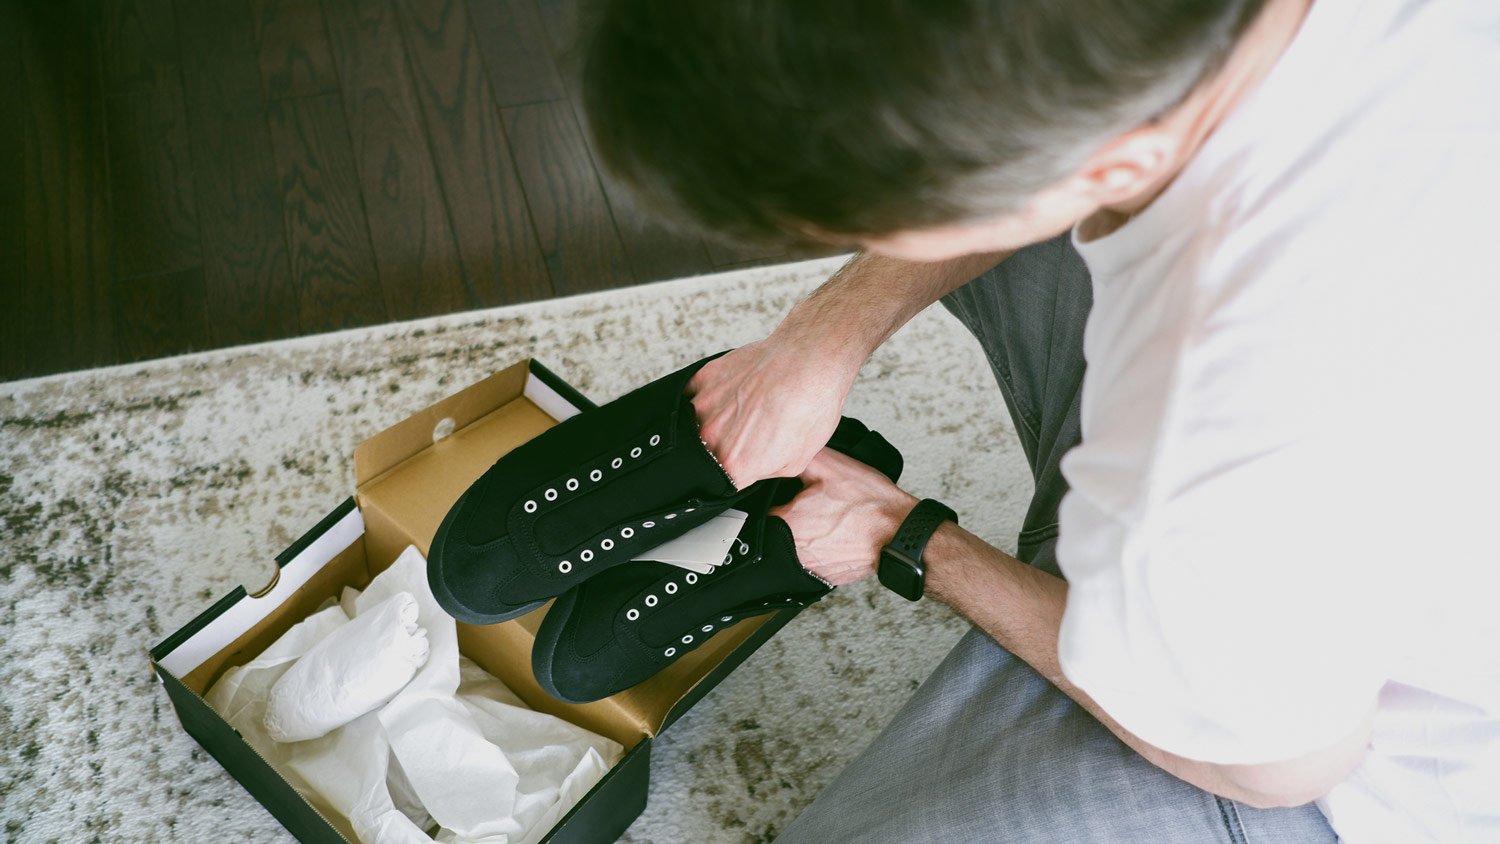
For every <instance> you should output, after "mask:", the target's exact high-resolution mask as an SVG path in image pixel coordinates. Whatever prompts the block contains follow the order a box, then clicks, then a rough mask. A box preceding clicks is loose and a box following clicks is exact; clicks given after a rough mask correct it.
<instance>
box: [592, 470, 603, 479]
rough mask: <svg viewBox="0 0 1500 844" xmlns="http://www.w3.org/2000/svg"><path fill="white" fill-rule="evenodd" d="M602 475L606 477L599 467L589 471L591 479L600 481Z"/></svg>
mask: <svg viewBox="0 0 1500 844" xmlns="http://www.w3.org/2000/svg"><path fill="white" fill-rule="evenodd" d="M602 477H604V473H603V472H601V471H599V470H598V469H595V470H594V471H592V472H589V480H591V481H598V480H599V479H600V478H602Z"/></svg>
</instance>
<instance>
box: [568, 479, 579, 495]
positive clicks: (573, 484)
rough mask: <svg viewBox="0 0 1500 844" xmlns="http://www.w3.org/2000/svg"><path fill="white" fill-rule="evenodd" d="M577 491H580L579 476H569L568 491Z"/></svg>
mask: <svg viewBox="0 0 1500 844" xmlns="http://www.w3.org/2000/svg"><path fill="white" fill-rule="evenodd" d="M577 491H578V479H577V478H568V492H577Z"/></svg>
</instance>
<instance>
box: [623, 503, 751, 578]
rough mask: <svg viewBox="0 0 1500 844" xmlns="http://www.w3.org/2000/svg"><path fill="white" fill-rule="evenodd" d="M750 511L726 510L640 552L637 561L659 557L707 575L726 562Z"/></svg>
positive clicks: (664, 561)
mask: <svg viewBox="0 0 1500 844" xmlns="http://www.w3.org/2000/svg"><path fill="white" fill-rule="evenodd" d="M749 517H750V514H749V513H745V512H742V511H740V510H725V511H724V512H722V513H720V514H719V515H717V516H714V517H713V518H712V519H709V520H708V521H707V522H704V523H703V524H701V525H699V526H697V527H695V528H693V529H692V530H690V531H688V532H687V533H684V534H683V535H681V536H679V537H677V538H676V539H673V540H669V541H667V542H664V543H662V544H661V545H658V546H656V547H655V548H652V549H651V550H649V551H646V552H645V553H642V554H640V555H639V556H637V557H636V558H635V559H637V560H655V561H656V562H658V563H670V564H672V565H674V566H678V567H679V568H685V569H687V570H688V571H695V572H698V573H699V574H707V573H709V572H711V571H713V569H714V566H717V565H720V564H722V563H723V562H724V555H725V554H728V553H729V549H730V548H731V547H733V546H734V541H735V539H737V538H738V537H739V535H740V530H741V529H742V528H744V526H745V520H746V519H748V518H749Z"/></svg>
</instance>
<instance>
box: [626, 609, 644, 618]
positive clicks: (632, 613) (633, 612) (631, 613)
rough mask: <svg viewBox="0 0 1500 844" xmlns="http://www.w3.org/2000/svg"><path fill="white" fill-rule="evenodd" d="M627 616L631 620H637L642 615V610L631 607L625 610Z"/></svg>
mask: <svg viewBox="0 0 1500 844" xmlns="http://www.w3.org/2000/svg"><path fill="white" fill-rule="evenodd" d="M625 617H626V618H628V619H630V620H631V621H635V620H636V619H638V618H640V617H641V611H640V610H638V609H636V608H635V607H631V608H630V609H628V610H626V611H625Z"/></svg>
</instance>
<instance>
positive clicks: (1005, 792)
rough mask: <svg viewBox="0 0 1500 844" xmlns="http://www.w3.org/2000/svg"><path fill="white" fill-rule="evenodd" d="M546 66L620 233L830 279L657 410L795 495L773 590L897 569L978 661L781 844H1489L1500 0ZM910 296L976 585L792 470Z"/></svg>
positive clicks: (681, 44)
mask: <svg viewBox="0 0 1500 844" xmlns="http://www.w3.org/2000/svg"><path fill="white" fill-rule="evenodd" d="M583 46H584V53H583V54H584V56H585V60H584V93H585V98H586V102H587V106H588V110H589V114H590V122H591V124H592V128H593V131H594V134H595V137H596V140H597V142H598V146H599V148H600V150H601V154H602V156H603V158H604V159H605V162H606V163H607V164H608V165H609V166H610V167H611V168H612V169H614V170H615V171H616V172H618V173H619V174H621V175H622V176H623V177H624V178H625V179H626V180H628V181H629V182H631V183H632V184H633V185H634V186H635V187H637V188H638V189H639V191H640V193H641V194H642V195H643V196H644V197H645V198H646V199H647V200H648V201H650V202H653V203H655V204H656V205H657V206H659V207H662V208H664V209H666V210H668V211H672V212H675V213H677V214H678V216H680V217H682V218H685V219H691V220H694V221H696V222H697V223H699V224H701V225H702V226H704V227H705V228H707V229H710V230H713V231H717V232H722V233H725V234H728V235H731V236H742V237H755V238H761V239H767V238H775V237H783V238H786V239H791V240H816V241H822V242H844V243H852V244H857V245H859V246H860V247H862V251H861V252H860V253H859V255H858V256H857V257H856V258H854V259H853V260H852V261H851V262H850V263H849V264H848V265H847V266H846V267H845V268H844V269H843V270H841V271H840V272H839V273H838V274H837V275H836V276H835V277H834V278H833V279H832V280H830V281H829V282H828V283H827V284H826V285H825V286H824V287H822V288H821V289H820V290H819V291H818V292H816V293H815V294H813V295H812V297H811V298H809V299H808V300H807V301H805V302H803V303H802V304H800V305H798V306H797V307H796V308H794V309H793V310H792V312H791V313H789V314H788V315H787V317H786V318H785V320H784V321H783V322H782V324H781V325H780V327H778V328H777V329H776V331H775V332H774V333H773V334H772V335H771V336H770V337H768V338H766V339H765V340H763V341H761V342H758V343H755V344H751V345H749V346H746V347H743V348H741V349H739V350H737V351H735V352H733V353H731V354H729V355H726V356H724V357H723V358H721V359H719V360H718V361H716V362H714V363H712V364H710V365H709V366H707V367H705V368H704V369H703V370H702V372H701V373H700V374H699V375H698V376H697V377H696V379H695V380H694V382H693V385H692V390H693V401H694V405H695V406H696V408H697V410H698V413H699V416H700V420H701V423H702V434H703V437H704V439H705V442H706V443H707V444H708V446H709V447H710V448H711V449H712V450H713V451H714V453H715V454H716V455H717V456H718V457H719V458H720V460H721V462H722V463H723V465H724V467H725V469H726V470H727V471H728V472H729V473H730V474H731V476H732V477H733V478H734V479H735V481H736V482H737V483H738V484H740V485H741V486H743V485H745V484H748V483H751V482H753V481H756V480H758V479H761V478H765V477H771V476H785V475H799V474H800V475H801V476H802V477H803V479H804V481H805V483H806V488H805V491H804V492H803V493H802V494H801V495H800V496H799V497H798V498H797V499H796V500H795V501H793V502H792V503H791V504H790V505H788V506H787V507H786V508H784V511H783V512H782V513H781V515H783V516H784V517H785V518H786V520H787V521H788V523H789V524H790V525H791V526H792V529H793V532H794V534H795V535H796V537H797V543H798V549H799V553H800V555H801V558H802V560H803V562H804V565H805V566H806V567H807V568H808V569H809V570H810V571H812V572H814V573H816V574H818V575H820V576H822V577H824V578H825V579H827V580H829V581H830V582H833V583H835V584H845V583H850V582H853V581H855V580H858V579H860V578H862V577H866V576H869V575H871V574H873V573H875V572H876V569H877V567H880V568H881V574H882V579H883V580H886V579H887V578H886V576H885V575H886V571H885V568H884V567H885V566H887V565H890V566H892V573H891V577H890V579H889V582H890V583H892V584H898V583H899V584H904V585H901V586H899V587H897V588H901V589H902V590H903V591H906V592H907V593H908V594H909V595H916V594H919V592H918V591H917V588H914V587H919V586H920V578H919V577H918V575H917V572H916V571H915V570H914V569H913V568H911V567H907V568H905V569H900V570H897V568H898V567H897V564H896V563H895V562H892V561H891V559H890V558H889V557H888V558H887V559H886V560H885V561H882V549H883V548H885V547H886V546H887V545H889V544H891V543H893V541H895V542H897V543H898V544H899V543H902V542H909V541H910V540H912V539H913V538H915V539H916V542H915V544H914V545H913V547H912V548H908V549H907V550H908V556H909V557H910V556H917V557H920V559H921V562H922V563H923V564H924V565H925V590H926V594H927V595H929V596H931V597H932V598H936V599H937V600H941V601H943V602H945V603H948V604H950V605H951V606H952V607H953V608H954V609H956V610H957V611H959V612H960V613H962V614H963V615H965V616H966V617H967V618H968V619H970V620H971V621H972V622H973V623H974V624H975V627H976V629H975V631H973V632H971V634H970V635H969V636H967V637H966V638H965V639H964V640H963V641H961V642H960V644H959V645H958V646H957V647H956V648H955V649H954V651H953V652H952V653H951V654H950V656H949V657H948V659H947V660H946V661H945V662H944V663H943V664H942V665H941V666H939V667H938V668H937V670H936V671H935V672H934V673H933V675H932V677H931V678H930V679H929V680H928V681H927V683H926V684H925V685H924V686H923V687H922V689H921V690H919V691H918V692H917V693H916V695H915V696H914V697H913V699H912V701H911V702H910V703H908V704H907V706H906V707H905V708H904V709H902V710H901V711H900V712H898V713H895V714H894V716H893V718H892V720H891V722H890V725H889V726H888V727H887V728H886V730H885V731H884V733H882V735H881V736H880V737H879V738H877V740H876V741H875V742H874V743H873V744H872V745H871V747H870V748H868V749H867V750H866V751H865V752H864V754H863V755H862V756H861V757H859V758H858V759H857V760H856V761H855V762H854V763H853V764H852V765H851V766H850V767H849V768H848V769H847V770H846V771H845V772H844V773H843V774H842V775H840V777H839V778H838V779H837V780H836V781H835V782H834V783H833V784H832V785H831V786H830V787H829V789H828V790H827V791H825V792H824V793H823V794H822V795H821V796H820V797H819V799H818V800H817V801H816V802H815V803H814V804H813V805H812V807H811V808H810V809H809V810H808V811H807V812H806V813H805V814H804V815H803V816H802V817H801V818H799V819H798V821H797V822H796V823H794V824H793V825H792V826H791V828H790V829H789V830H788V831H787V832H786V834H785V835H784V836H783V840H785V841H794V842H804V841H849V840H860V841H866V840H872V841H885V840H892V841H914V840H930V841H945V842H946V841H965V840H974V841H990V840H1004V841H1033V840H1040V841H1053V840H1058V841H1074V840H1112V841H1117V840H1151V841H1205V840H1228V841H1245V840H1247V839H1248V840H1294V841H1323V840H1330V841H1331V840H1334V838H1335V836H1338V837H1340V838H1342V839H1343V840H1346V841H1350V842H1373V841H1418V840H1434V841H1463V840H1475V841H1478V840H1488V841H1496V840H1500V657H1497V653H1500V647H1497V646H1500V624H1497V621H1496V619H1497V618H1500V612H1496V603H1497V601H1500V588H1497V587H1500V580H1497V571H1500V565H1497V564H1500V551H1497V547H1500V546H1497V542H1500V537H1497V536H1496V532H1495V531H1494V530H1492V529H1491V528H1490V525H1491V524H1493V523H1494V521H1495V518H1496V517H1495V512H1494V511H1495V510H1496V509H1497V505H1500V494H1497V493H1496V491H1495V485H1496V479H1497V477H1500V453H1497V452H1500V449H1497V440H1500V410H1497V405H1500V397H1497V396H1496V395H1495V386H1494V385H1495V380H1496V369H1497V364H1500V341H1497V338H1500V330H1497V326H1496V325H1495V321H1496V319H1497V318H1500V291H1497V283H1500V273H1497V271H1496V270H1495V269H1494V267H1495V263H1494V260H1493V258H1492V256H1491V255H1490V251H1491V250H1490V248H1489V243H1488V240H1489V239H1490V238H1493V233H1492V232H1493V230H1494V229H1495V228H1496V226H1495V223H1496V222H1500V220H1497V215H1496V214H1495V212H1494V210H1493V206H1492V203H1493V200H1494V197H1495V196H1497V195H1500V169H1497V159H1500V93H1497V92H1500V49H1497V47H1500V6H1497V4H1494V3H1493V2H1485V0H1474V2H1458V0H1451V1H1450V2H1436V1H1435V2H1429V3H1423V2H1416V0H1370V2H1352V0H1320V2H1318V3H1316V4H1312V3H1309V2H1307V0H1223V2H1193V1H1192V0H1179V2H1169V0H1156V1H1154V2H1152V1H1149V0H1143V1H1142V2H1133V3H1111V2H1087V1H1086V0H1049V2H1026V0H954V2H946V3H936V2H916V0H907V2H902V1H901V0H891V2H883V3H855V2H834V1H833V0H765V2H758V3H689V4H673V3H666V2H647V0H618V1H617V2H609V3H604V4H603V5H602V6H601V8H599V9H598V10H597V15H596V16H595V17H594V19H593V20H592V22H591V24H590V25H589V26H588V27H587V28H586V31H585V38H584V42H583ZM971 279H972V281H971ZM939 299H941V300H942V302H943V304H944V305H945V306H946V307H947V308H948V309H949V310H950V311H952V312H953V313H954V314H955V315H956V316H957V317H958V318H959V319H960V320H961V321H963V322H964V323H965V324H966V325H967V326H968V327H969V328H970V329H972V330H973V331H974V333H975V334H976V336H977V337H978V338H979V341H980V343H981V344H982V345H983V346H984V348H985V351H986V353H987V355H988V357H989V360H990V361H991V363H992V365H993V368H994V370H995V374H996V377H997V380H998V381H999V384H1000V387H1001V390H1002V392H1003V393H1004V396H1005V399H1006V402H1007V405H1008V407H1009V409H1010V411H1011V414H1012V416H1013V418H1014V420H1015V423H1016V428H1017V430H1018V431H1019V433H1020V435H1021V439H1022V443H1023V445H1024V447H1025V450H1026V453H1027V456H1028V458H1029V459H1030V461H1031V465H1032V469H1033V471H1034V473H1035V480H1036V497H1035V499H1034V501H1033V503H1032V506H1031V509H1030V511H1029V513H1028V515H1027V519H1026V524H1025V528H1024V530H1023V532H1022V534H1021V537H1020V542H1019V550H1018V553H1017V556H1016V557H1015V558H1013V557H1011V556H1009V555H1007V554H1005V553H1003V552H1001V551H999V550H997V549H995V548H993V547H991V546H989V545H987V544H986V543H984V542H983V541H981V540H979V539H978V538H976V537H974V536H973V535H972V534H969V533H967V532H966V531H964V530H963V529H962V528H961V527H959V526H958V524H956V523H955V521H954V520H952V519H947V520H944V518H943V516H942V513H941V508H934V507H932V506H930V505H923V508H922V509H921V515H926V516H929V517H932V516H933V514H937V515H936V516H935V517H932V518H929V519H928V520H927V521H926V523H925V524H917V523H916V522H920V521H922V520H921V519H914V518H912V517H911V514H912V513H913V510H914V508H915V507H916V505H917V498H916V497H915V496H914V495H912V494H908V493H907V492H905V491H903V490H900V489H898V488H897V487H895V486H894V485H892V484H890V483H889V482H887V481H886V480H884V479H883V478H882V477H880V476H878V475H877V474H876V473H874V472H872V471H870V470H868V469H865V468H862V467H861V466H860V465H859V464H857V463H856V462H855V461H852V460H849V459H846V458H843V457H841V456H840V455H838V454H835V453H832V452H829V451H819V447H820V445H821V444H822V443H823V442H824V441H825V440H826V438H827V435H828V434H829V433H830V432H831V431H832V429H833V426H834V424H835V422H836V420H837V417H838V413H839V410H840V407H841V406H842V404H843V401H844V398H845V396H846V395H847V394H848V392H849V390H850V388H851V386H852V384H853V382H854V380H855V376H856V373H857V371H858V368H859V366H860V364H861V363H862V362H863V361H864V360H865V358H866V357H867V356H868V354H869V353H870V352H871V351H872V350H874V349H875V348H876V347H877V346H878V345H879V344H880V343H882V342H884V341H885V340H886V339H887V338H888V337H890V336H891V334H892V333H894V332H895V331H896V329H897V328H899V327H900V326H901V325H902V324H903V323H904V322H905V321H906V320H907V319H909V318H910V317H911V316H912V315H913V314H915V313H917V312H918V311H920V310H921V309H923V308H925V307H926V306H928V305H929V304H932V303H933V302H935V301H937V300H939ZM1085 360H1086V361H1087V374H1086V375H1085ZM922 492H924V493H931V494H936V493H938V492H939V491H935V490H929V491H922ZM959 518H960V519H961V518H962V516H961V514H960V516H959ZM903 525H905V527H904V528H903V527H902V526H903ZM934 525H937V526H936V527H935V528H934ZM898 529H899V530H900V531H901V532H902V536H901V537H900V538H897V534H898ZM922 541H925V542H926V545H925V548H921V549H920V550H915V546H920V544H921V542H922ZM903 578H904V580H903Z"/></svg>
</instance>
